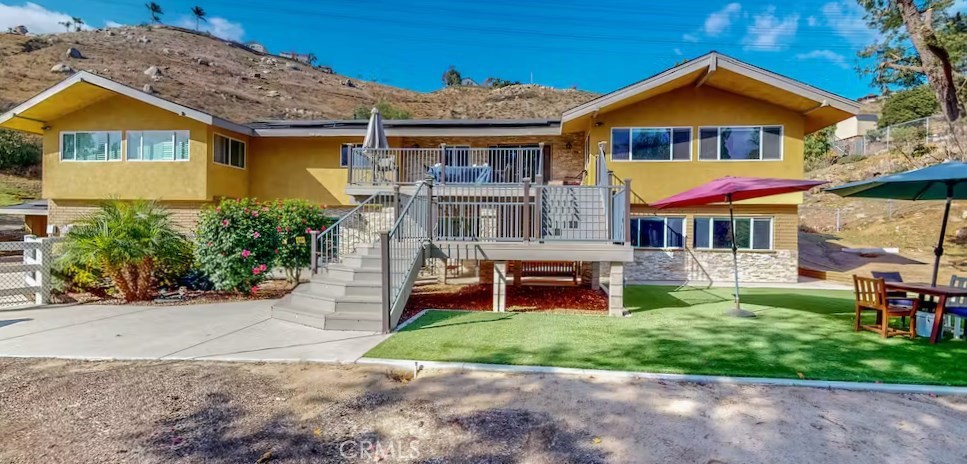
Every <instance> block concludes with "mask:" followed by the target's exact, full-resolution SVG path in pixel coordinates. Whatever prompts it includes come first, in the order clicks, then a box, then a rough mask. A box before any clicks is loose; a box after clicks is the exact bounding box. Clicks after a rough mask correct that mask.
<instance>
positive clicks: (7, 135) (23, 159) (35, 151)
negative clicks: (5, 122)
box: [0, 129, 41, 169]
mask: <svg viewBox="0 0 967 464" xmlns="http://www.w3.org/2000/svg"><path fill="white" fill-rule="evenodd" d="M40 153H41V148H40V139H39V138H38V137H34V136H30V135H26V134H21V133H19V132H15V131H12V130H7V129H0V169H16V168H26V167H30V166H35V165H37V164H40Z"/></svg>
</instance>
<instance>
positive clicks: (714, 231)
mask: <svg viewBox="0 0 967 464" xmlns="http://www.w3.org/2000/svg"><path fill="white" fill-rule="evenodd" d="M693 234H694V236H695V242H694V244H695V248H701V249H711V250H726V249H731V248H732V240H731V237H730V236H729V218H727V217H697V218H695V223H694V233H693ZM735 245H736V247H737V248H739V249H740V250H771V249H772V218H769V217H756V218H750V217H737V218H735Z"/></svg>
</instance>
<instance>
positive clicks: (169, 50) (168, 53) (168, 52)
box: [161, 48, 171, 55]
mask: <svg viewBox="0 0 967 464" xmlns="http://www.w3.org/2000/svg"><path fill="white" fill-rule="evenodd" d="M161 53H164V54H165V55H170V54H171V49H169V48H162V49H161Z"/></svg>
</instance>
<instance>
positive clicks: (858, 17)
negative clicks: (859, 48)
mask: <svg viewBox="0 0 967 464" xmlns="http://www.w3.org/2000/svg"><path fill="white" fill-rule="evenodd" d="M822 11H823V19H824V20H825V23H826V25H827V26H829V27H830V28H832V29H833V31H834V32H836V34H838V35H839V36H840V37H843V38H844V39H846V40H847V41H848V42H849V43H851V44H852V45H867V44H869V43H870V42H871V41H873V40H875V39H876V38H877V36H878V35H879V33H878V32H877V31H875V30H873V29H870V28H869V27H868V26H867V25H866V20H865V19H863V16H864V15H865V14H866V11H865V10H864V9H863V7H861V6H860V5H859V4H857V3H856V2H855V1H847V0H841V1H838V2H829V3H827V4H825V5H823V8H822Z"/></svg>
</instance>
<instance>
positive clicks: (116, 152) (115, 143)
mask: <svg viewBox="0 0 967 464" xmlns="http://www.w3.org/2000/svg"><path fill="white" fill-rule="evenodd" d="M60 159H61V160H63V161H120V160H121V132H120V131H99V132H61V136H60Z"/></svg>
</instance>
